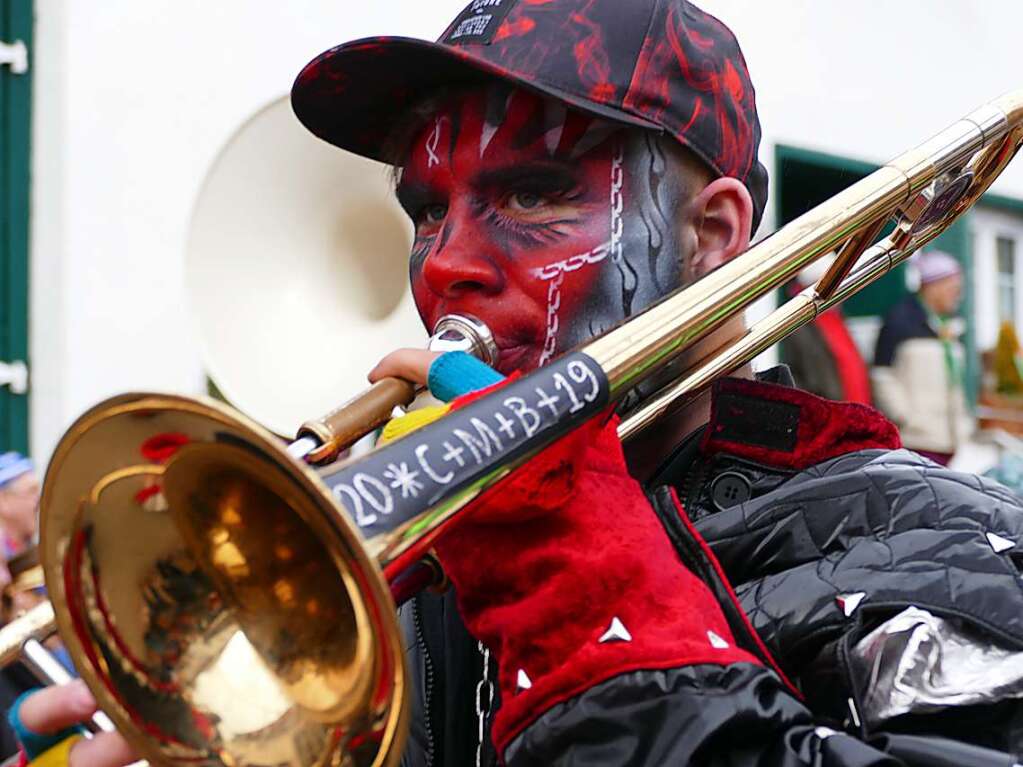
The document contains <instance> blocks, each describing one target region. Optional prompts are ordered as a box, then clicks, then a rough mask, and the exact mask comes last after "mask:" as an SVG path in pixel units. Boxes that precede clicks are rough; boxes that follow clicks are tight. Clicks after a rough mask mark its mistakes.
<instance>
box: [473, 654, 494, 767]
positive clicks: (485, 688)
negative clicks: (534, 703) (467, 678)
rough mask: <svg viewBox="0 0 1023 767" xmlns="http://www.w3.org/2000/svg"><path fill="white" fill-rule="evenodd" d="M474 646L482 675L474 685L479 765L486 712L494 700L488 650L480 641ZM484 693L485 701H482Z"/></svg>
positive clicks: (485, 726) (485, 727) (484, 735)
mask: <svg viewBox="0 0 1023 767" xmlns="http://www.w3.org/2000/svg"><path fill="white" fill-rule="evenodd" d="M476 646H477V647H478V648H479V651H480V654H481V655H482V656H483V677H482V678H481V679H480V681H479V682H478V683H477V685H476V721H477V722H478V727H477V740H476V767H481V763H482V760H483V742H484V739H485V738H486V737H487V714H489V713H490V706H491V705H492V704H493V702H494V683H493V682H491V681H490V650H488V649H487V648H486V647H484V646H483V643H482V642H477V643H476ZM484 694H486V703H484V701H483V696H484Z"/></svg>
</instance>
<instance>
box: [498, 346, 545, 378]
mask: <svg viewBox="0 0 1023 767" xmlns="http://www.w3.org/2000/svg"><path fill="white" fill-rule="evenodd" d="M538 355H539V349H538V348H537V347H535V346H532V345H528V344H518V345H516V346H510V347H502V346H500V345H498V357H497V369H498V371H500V372H501V373H504V374H505V375H508V374H509V373H511V372H513V371H515V370H522V369H523V368H526V369H530V368H533V367H536V361H535V360H531V358H532V357H538Z"/></svg>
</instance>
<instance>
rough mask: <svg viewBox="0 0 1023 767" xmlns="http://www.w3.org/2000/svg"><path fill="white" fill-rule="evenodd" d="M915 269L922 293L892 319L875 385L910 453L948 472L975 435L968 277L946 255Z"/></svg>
mask: <svg viewBox="0 0 1023 767" xmlns="http://www.w3.org/2000/svg"><path fill="white" fill-rule="evenodd" d="M913 261H914V263H915V264H916V268H917V271H918V273H919V279H920V287H919V288H918V289H917V291H916V293H914V294H910V295H909V296H907V297H906V299H905V300H903V301H902V302H900V303H898V304H896V305H895V306H894V307H893V308H892V310H891V311H890V312H888V314H887V315H886V316H885V318H884V324H883V325H882V327H881V333H880V334H879V335H878V338H877V346H876V348H875V350H874V369H873V371H872V372H871V379H872V381H873V384H874V397H875V401H876V404H877V406H878V407H879V408H880V409H881V410H882V411H883V412H884V413H885V415H887V416H888V417H889V418H890V419H892V421H894V422H895V424H896V425H897V426H898V427H899V431H900V432H901V434H902V443H903V445H905V447H907V448H910V449H911V450H915V451H916V452H918V453H920V455H923V456H925V457H927V458H930V459H931V460H933V461H935V462H937V463H939V464H941V465H942V466H947V465H948V463H949V461H951V459H952V456H953V455H954V454H955V452H956V449H957V448H958V446H959V445H960V444H961V443H962V442H963V441H964V440H966V439H968V438H969V436H970V434H971V433H972V431H973V423H972V419H971V416H970V414H969V410H968V409H967V406H966V397H965V394H964V381H965V377H964V370H965V365H964V354H963V347H962V344H961V343H960V342H959V336H960V334H961V332H962V322H961V321H960V320H959V319H958V318H957V317H956V316H955V314H956V311H957V310H958V308H959V303H960V301H961V299H962V291H963V273H962V267H961V266H960V265H959V262H958V261H957V260H956V259H955V258H954V257H953V256H951V255H949V254H948V253H945V252H943V251H940V250H929V251H925V252H924V253H922V254H920V255H919V256H917V257H916V258H915V259H913Z"/></svg>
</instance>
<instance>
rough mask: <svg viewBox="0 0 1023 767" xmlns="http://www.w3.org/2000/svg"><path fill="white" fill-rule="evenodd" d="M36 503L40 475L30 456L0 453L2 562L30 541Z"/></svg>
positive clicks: (33, 533) (37, 502)
mask: <svg viewBox="0 0 1023 767" xmlns="http://www.w3.org/2000/svg"><path fill="white" fill-rule="evenodd" d="M38 505H39V478H38V477H37V476H36V471H35V464H34V463H33V462H32V459H31V458H26V457H25V456H23V455H21V453H16V452H14V451H11V452H7V453H3V454H2V455H0V526H2V528H3V558H4V561H5V562H6V561H7V560H8V559H10V558H11V557H13V556H15V555H17V554H20V553H22V552H23V551H25V549H27V548H29V547H31V546H32V545H33V542H34V541H35V536H36V529H37V527H38V516H37V509H36V507H37V506H38Z"/></svg>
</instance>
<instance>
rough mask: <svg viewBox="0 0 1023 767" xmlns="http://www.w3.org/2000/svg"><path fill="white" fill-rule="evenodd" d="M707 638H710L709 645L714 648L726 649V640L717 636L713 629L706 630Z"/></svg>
mask: <svg viewBox="0 0 1023 767" xmlns="http://www.w3.org/2000/svg"><path fill="white" fill-rule="evenodd" d="M707 639H709V640H710V646H711V647H713V648H715V649H718V650H727V649H728V642H726V641H725V640H724V639H722V638H721V637H719V636H718V635H717V634H715V633H714V632H713V631H708V632H707Z"/></svg>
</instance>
